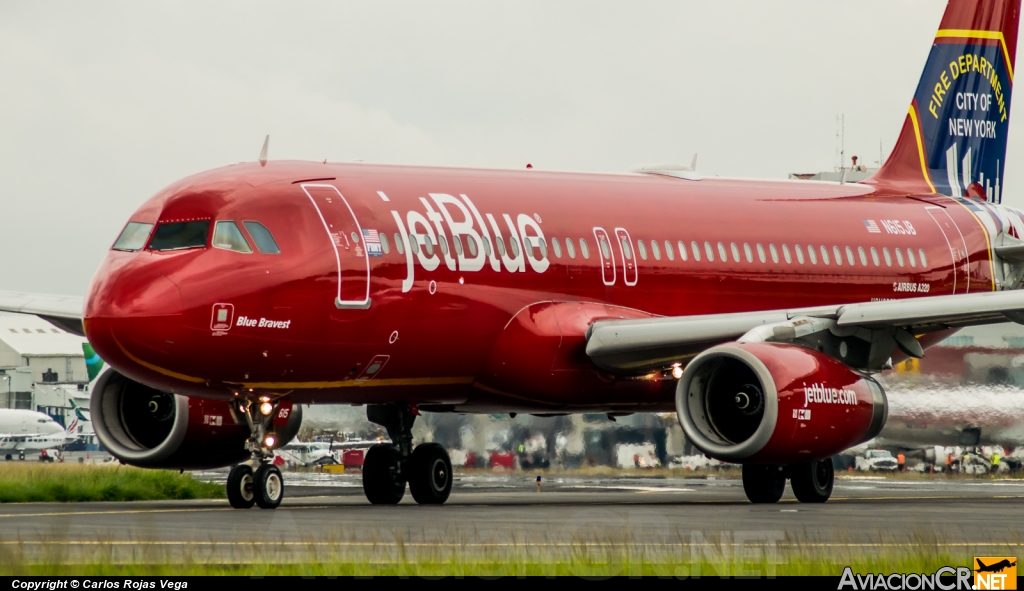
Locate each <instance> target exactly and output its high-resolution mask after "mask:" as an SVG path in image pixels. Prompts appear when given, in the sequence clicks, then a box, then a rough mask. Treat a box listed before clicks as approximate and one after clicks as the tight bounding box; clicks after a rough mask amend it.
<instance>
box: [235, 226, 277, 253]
mask: <svg viewBox="0 0 1024 591" xmlns="http://www.w3.org/2000/svg"><path fill="white" fill-rule="evenodd" d="M242 223H243V224H245V229H246V230H249V236H252V240H253V242H255V243H256V248H258V249H260V252H262V253H265V254H281V249H280V248H278V247H277V241H275V240H274V237H273V236H272V235H271V234H270V230H268V229H267V227H266V226H264V225H263V224H261V223H259V222H242Z"/></svg>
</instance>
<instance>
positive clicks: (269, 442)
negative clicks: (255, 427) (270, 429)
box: [263, 435, 277, 447]
mask: <svg viewBox="0 0 1024 591" xmlns="http://www.w3.org/2000/svg"><path fill="white" fill-rule="evenodd" d="M275 443H277V439H275V438H274V436H273V435H267V437H266V438H265V439H264V440H263V445H265V446H267V447H274V444H275Z"/></svg>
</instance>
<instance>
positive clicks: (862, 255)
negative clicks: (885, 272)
mask: <svg viewBox="0 0 1024 591" xmlns="http://www.w3.org/2000/svg"><path fill="white" fill-rule="evenodd" d="M857 254H859V255H860V264H862V265H864V266H865V267H867V266H868V255H867V253H866V252H864V247H863V246H858V247H857Z"/></svg>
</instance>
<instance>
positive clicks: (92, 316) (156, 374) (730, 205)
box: [85, 162, 1024, 414]
mask: <svg viewBox="0 0 1024 591" xmlns="http://www.w3.org/2000/svg"><path fill="white" fill-rule="evenodd" d="M972 209H973V210H975V211H972ZM979 210H980V211H982V212H988V213H989V214H990V215H989V218H988V219H989V220H996V221H995V223H997V224H1000V223H1006V220H1010V224H1011V225H1012V226H1013V227H1014V229H1013V230H1011V233H1013V234H1016V235H1022V232H1021V231H1024V222H1022V220H1021V218H1020V216H1019V215H1018V214H1017V213H1016V212H1013V211H1011V210H1008V209H1007V208H998V207H997V206H992V205H988V204H984V203H981V202H976V203H972V202H970V201H969V200H965V199H960V200H954V199H952V198H948V197H942V196H937V195H926V196H893V195H889V194H884V195H883V194H878V193H877V192H876V189H874V188H873V187H871V186H868V185H861V184H846V185H836V184H824V183H810V182H776V181H739V180H730V179H713V178H708V179H704V180H683V179H680V178H673V177H668V176H659V175H644V174H583V173H552V172H543V171H539V170H522V171H505V170H468V169H444V168H417V167H397V166H383V165H366V164H318V163H303V162H271V163H269V164H268V165H267V166H266V167H265V168H263V167H260V166H259V165H256V164H240V165H235V166H230V167H226V168H223V169H219V170H215V171H211V172H207V173H203V174H200V175H196V176H193V177H190V178H187V179H184V180H182V181H180V182H178V183H176V184H174V185H172V186H171V187H169V188H167V189H165V190H164V191H162V192H160V193H159V194H157V195H156V196H154V197H153V198H152V199H150V200H149V201H147V202H146V203H145V204H144V205H143V206H142V207H141V208H140V209H139V210H138V211H137V212H136V213H135V214H134V215H133V216H132V217H131V221H134V222H144V223H147V224H156V225H158V226H159V224H162V223H175V222H181V221H186V220H210V221H211V228H212V227H213V223H215V222H216V221H218V220H234V221H236V222H238V226H239V227H240V228H244V226H243V224H242V222H243V221H258V222H260V223H261V224H262V225H263V226H265V227H266V228H267V229H269V230H270V232H271V233H272V235H273V238H274V239H275V240H276V242H277V244H278V245H279V247H280V254H267V253H263V252H260V251H259V250H258V249H257V248H255V243H254V238H253V236H252V235H250V234H249V232H248V231H247V230H246V232H245V236H244V237H245V239H246V241H247V243H248V244H249V245H252V246H253V248H252V250H253V252H252V253H243V252H237V251H233V250H226V249H222V248H215V247H213V246H212V245H211V242H210V238H209V237H208V239H207V243H206V246H204V247H195V248H187V249H182V250H164V251H154V250H151V249H149V248H148V247H147V248H142V249H140V250H136V251H118V250H111V251H110V252H109V254H108V255H107V257H106V259H105V260H104V261H103V264H102V265H101V266H100V268H99V270H98V271H97V273H96V276H95V278H94V280H93V283H92V285H91V287H90V289H89V294H88V299H87V303H86V309H85V328H86V333H87V336H88V338H89V341H90V342H91V343H92V344H93V346H94V348H95V349H96V351H97V352H98V353H99V354H100V355H101V356H102V357H103V358H104V359H106V360H107V361H108V362H109V363H110V364H111V365H112V366H113V367H114V368H116V369H117V370H118V371H120V372H121V373H123V374H125V375H127V376H129V377H131V378H133V379H135V380H138V381H140V382H143V383H145V384H148V385H150V386H153V387H156V388H159V389H162V390H167V391H171V392H175V393H179V394H186V395H189V396H199V397H207V398H230V397H234V396H254V395H259V396H262V395H269V396H273V397H278V396H289V397H290V398H291V399H292V400H293V401H295V402H301V403H309V402H315V403H345V404H365V403H377V402H395V401H404V402H409V403H413V404H416V405H419V406H421V407H425V408H430V407H435V408H437V409H445V410H464V411H480V412H490V411H504V412H510V411H525V412H532V413H537V414H545V413H560V412H569V411H582V410H589V411H600V412H633V411H640V410H649V411H654V410H657V411H663V410H672V409H673V408H674V395H675V380H674V379H673V378H672V377H671V375H670V374H666V373H664V372H662V373H655V374H652V375H643V376H613V375H609V374H607V373H605V372H602V371H601V370H599V369H598V368H596V367H595V366H594V365H593V364H591V363H590V361H589V359H588V358H587V357H586V354H585V351H584V349H585V332H586V329H587V327H588V326H589V324H590V323H591V322H593V321H594V320H597V319H601V318H619V317H622V318H640V317H647V316H684V315H698V314H714V313H725V312H743V311H754V310H772V309H783V308H796V307H807V306H815V305H831V304H840V303H849V302H863V301H869V300H873V299H899V298H911V297H919V296H928V295H944V294H953V293H958V294H959V293H968V292H978V291H992V290H994V289H998V288H999V287H1000V286H999V285H998V284H997V282H998V279H997V275H996V273H995V269H994V267H993V256H992V252H991V245H990V234H992V233H993V231H992V229H991V228H986V226H985V223H986V222H983V221H982V218H983V217H984V215H979V213H978V211H979ZM1000 219H1001V220H1002V221H999V220H1000ZM212 232H213V231H212V229H211V234H212ZM410 234H413V237H411V238H410V236H409V235H410ZM499 236H500V240H499ZM456 237H458V240H457V241H456ZM569 241H571V243H572V245H573V249H572V250H573V254H574V255H575V256H570V253H569V249H568V247H567V244H566V242H569ZM456 242H458V244H456ZM513 242H514V243H513ZM581 242H582V243H581ZM428 243H429V244H428ZM654 244H656V245H657V246H656V248H655V246H654ZM584 250H586V253H587V254H586V256H585V255H584ZM681 250H682V252H681ZM499 251H500V252H499ZM809 251H813V253H814V254H813V257H812V255H811V254H810V252H809ZM684 253H685V254H684ZM897 253H898V254H897ZM922 253H923V256H922ZM681 361H682V362H684V363H685V361H686V360H681Z"/></svg>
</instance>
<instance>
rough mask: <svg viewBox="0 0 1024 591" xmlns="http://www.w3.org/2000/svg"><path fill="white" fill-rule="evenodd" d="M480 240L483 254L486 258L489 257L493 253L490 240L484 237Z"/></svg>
mask: <svg viewBox="0 0 1024 591" xmlns="http://www.w3.org/2000/svg"><path fill="white" fill-rule="evenodd" d="M481 240H483V241H484V254H485V255H487V256H491V254H492V253H493V252H494V251H493V250H491V240H490V238H488V237H487V236H484V237H483V238H481Z"/></svg>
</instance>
